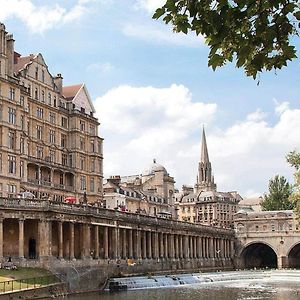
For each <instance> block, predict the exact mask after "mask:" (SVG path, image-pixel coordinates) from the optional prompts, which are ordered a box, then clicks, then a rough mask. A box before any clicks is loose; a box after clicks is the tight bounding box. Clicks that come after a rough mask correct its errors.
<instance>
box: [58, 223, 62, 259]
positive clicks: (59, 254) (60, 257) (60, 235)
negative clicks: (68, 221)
mask: <svg viewBox="0 0 300 300" xmlns="http://www.w3.org/2000/svg"><path fill="white" fill-rule="evenodd" d="M58 258H59V259H62V258H63V223H62V222H58Z"/></svg>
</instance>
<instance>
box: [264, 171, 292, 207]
mask: <svg viewBox="0 0 300 300" xmlns="http://www.w3.org/2000/svg"><path fill="white" fill-rule="evenodd" d="M291 193H292V186H291V185H290V184H289V183H288V181H287V180H286V179H285V178H284V177H283V176H279V175H276V176H275V177H274V178H272V179H270V181H269V194H268V195H266V194H265V195H264V200H263V201H262V203H261V206H262V208H263V210H286V209H293V208H294V204H293V203H292V202H291V201H289V197H290V195H291Z"/></svg>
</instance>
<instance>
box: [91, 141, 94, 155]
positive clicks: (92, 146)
mask: <svg viewBox="0 0 300 300" xmlns="http://www.w3.org/2000/svg"><path fill="white" fill-rule="evenodd" d="M91 152H92V153H94V152H95V143H94V141H93V140H92V141H91Z"/></svg>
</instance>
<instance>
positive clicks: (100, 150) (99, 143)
mask: <svg viewBox="0 0 300 300" xmlns="http://www.w3.org/2000/svg"><path fill="white" fill-rule="evenodd" d="M101 153H102V148H101V142H98V154H101Z"/></svg>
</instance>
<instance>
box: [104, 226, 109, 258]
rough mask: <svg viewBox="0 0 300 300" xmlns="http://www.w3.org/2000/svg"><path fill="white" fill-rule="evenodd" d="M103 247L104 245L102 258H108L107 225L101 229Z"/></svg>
mask: <svg viewBox="0 0 300 300" xmlns="http://www.w3.org/2000/svg"><path fill="white" fill-rule="evenodd" d="M103 247H104V259H108V256H109V245H108V227H104V229H103Z"/></svg>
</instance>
